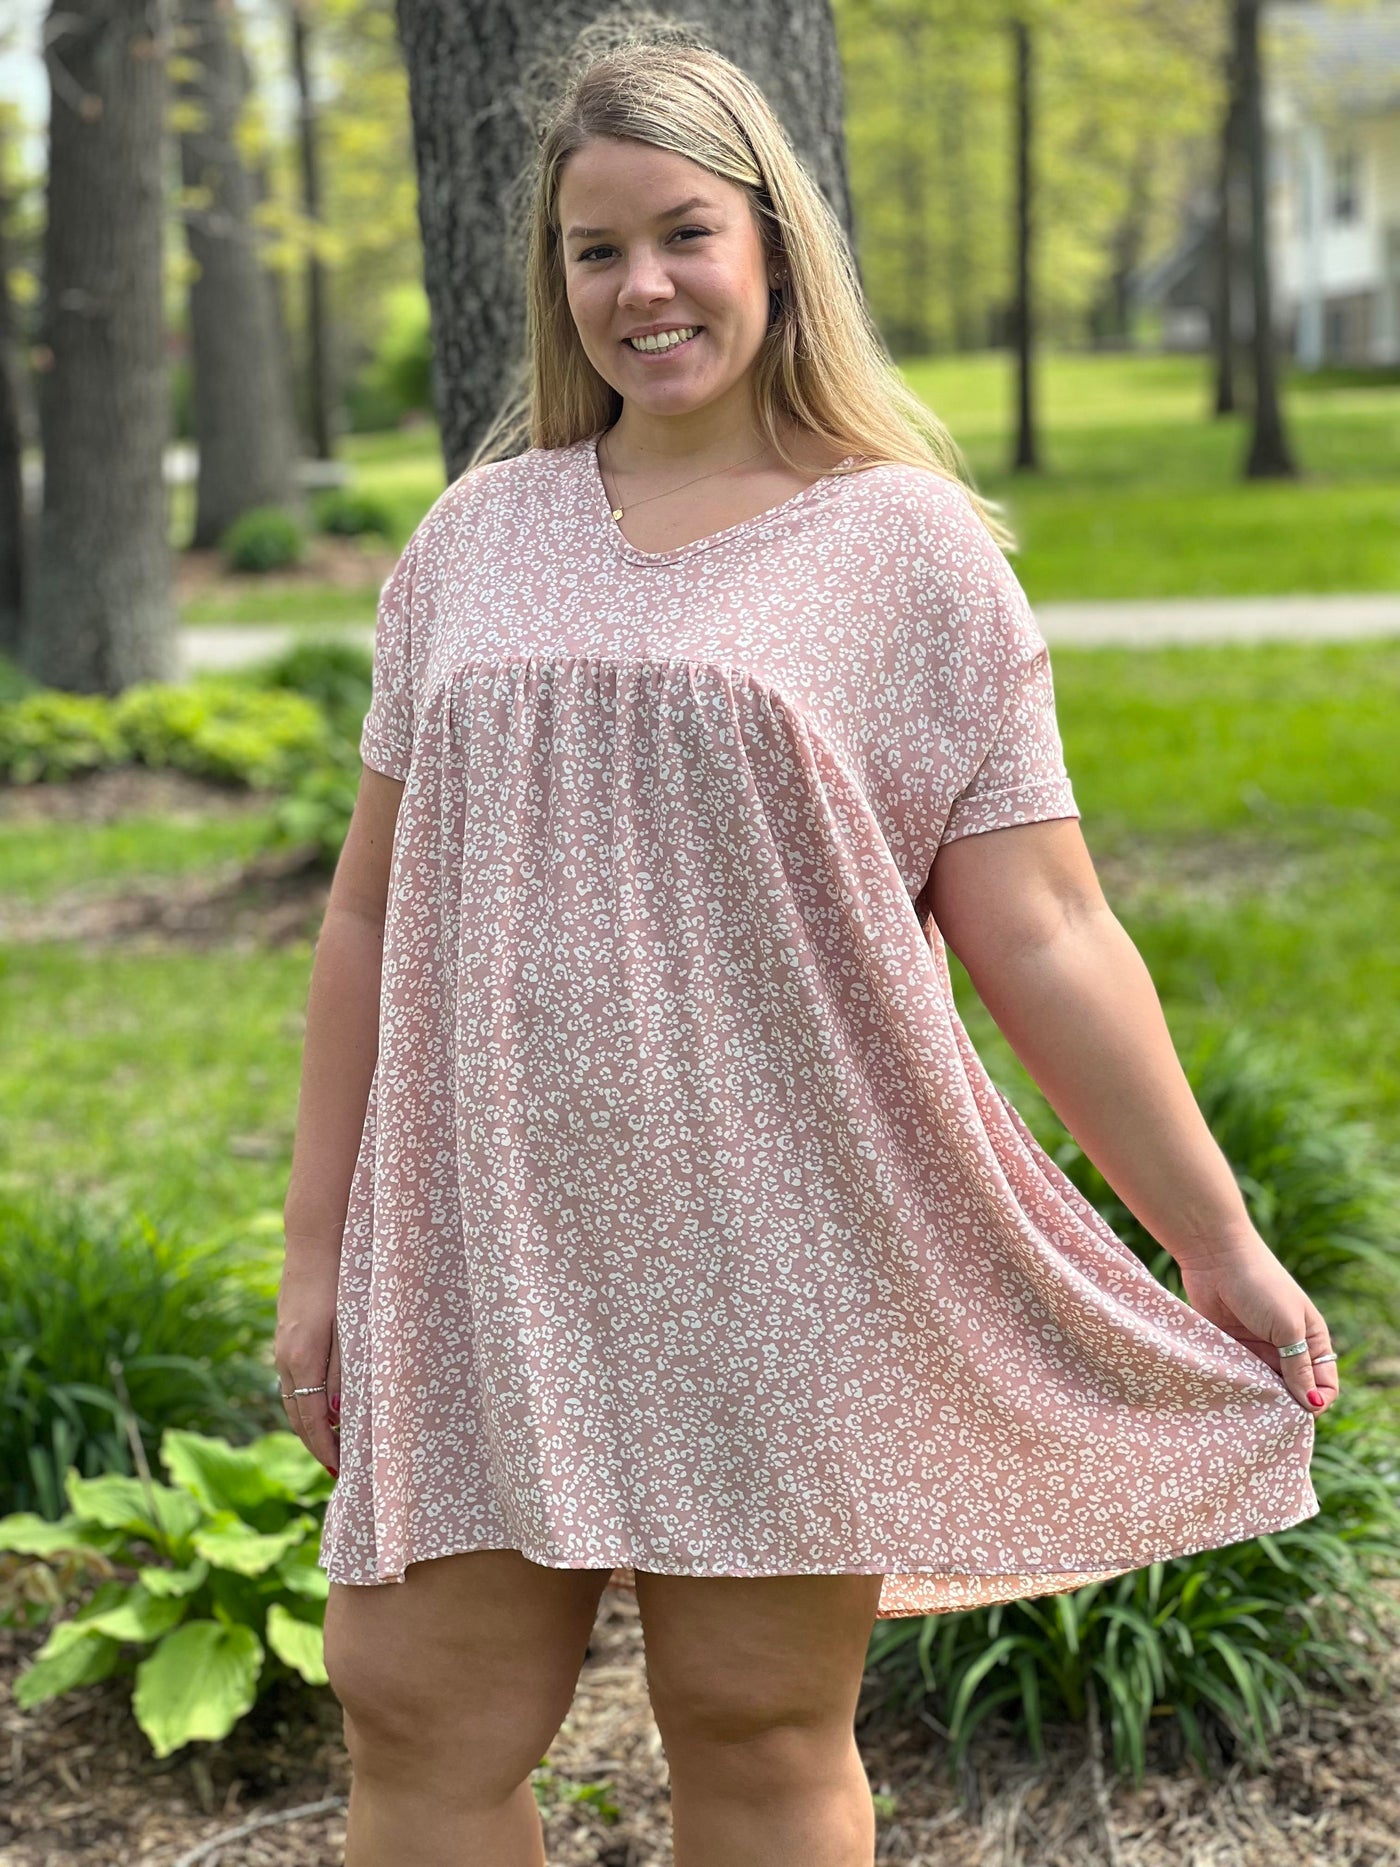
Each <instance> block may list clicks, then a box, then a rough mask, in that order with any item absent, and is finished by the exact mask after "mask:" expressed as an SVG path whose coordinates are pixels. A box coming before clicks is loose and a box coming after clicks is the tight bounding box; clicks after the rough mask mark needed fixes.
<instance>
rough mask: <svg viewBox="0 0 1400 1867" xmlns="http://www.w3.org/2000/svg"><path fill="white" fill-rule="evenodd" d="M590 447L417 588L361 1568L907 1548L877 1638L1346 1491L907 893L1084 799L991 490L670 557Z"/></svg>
mask: <svg viewBox="0 0 1400 1867" xmlns="http://www.w3.org/2000/svg"><path fill="white" fill-rule="evenodd" d="M596 439H597V437H589V438H587V439H585V440H583V441H580V442H578V443H576V444H574V445H572V446H567V447H561V448H551V449H545V448H532V449H530V450H529V451H528V452H526V453H523V454H520V455H517V456H516V457H514V458H512V459H508V460H502V461H493V462H487V463H483V464H482V465H480V466H478V467H476V468H475V469H473V470H472V471H470V472H468V473H466V474H465V475H463V476H462V477H461V478H460V479H458V480H457V481H456V482H455V483H454V484H453V485H452V486H450V487H449V488H448V489H447V490H446V491H445V492H444V493H443V494H442V495H441V497H440V498H439V499H438V501H437V502H436V504H435V505H434V506H433V508H432V510H431V511H430V512H429V513H428V514H427V516H426V517H425V518H424V519H423V521H422V523H421V524H420V525H419V527H418V529H417V531H416V532H415V533H414V535H413V537H412V538H411V539H410V541H409V543H408V545H407V546H406V548H405V550H404V552H403V555H402V557H401V558H400V560H399V562H398V564H397V566H396V568H395V570H394V571H393V573H392V575H391V576H390V577H389V579H388V580H387V582H386V583H385V585H384V589H383V592H382V596H381V600H380V606H379V616H378V622H377V626H376V635H375V648H374V686H373V697H372V702H371V706H370V710H369V713H368V715H367V717H366V720H365V724H364V732H363V737H362V740H361V745H360V751H361V755H362V757H363V759H364V762H365V763H366V764H367V765H369V766H371V767H373V768H374V769H375V770H377V771H380V772H384V773H387V774H388V775H389V776H390V777H393V778H396V779H401V780H402V781H403V785H404V789H403V796H402V800H401V804H400V810H399V817H398V824H397V828H396V832H395V837H394V848H393V856H392V875H391V881H390V886H389V894H388V902H387V919H386V924H385V938H384V959H383V975H382V987H381V997H380V1027H379V1051H378V1058H377V1062H376V1065H375V1070H374V1076H373V1081H372V1085H371V1090H370V1096H369V1104H368V1108H367V1111H366V1116H365V1123H364V1129H363V1133H362V1137H361V1142H360V1148H359V1155H358V1159H357V1163H356V1167H355V1173H354V1180H353V1185H352V1189H351V1195H350V1203H349V1209H348V1212H347V1216H346V1223H345V1231H344V1236H343V1245H342V1253H341V1267H340V1280H339V1287H338V1293H337V1305H336V1312H337V1331H338V1336H339V1342H340V1353H341V1362H342V1374H343V1378H342V1401H341V1412H342V1426H341V1434H340V1453H341V1466H340V1477H339V1479H338V1481H337V1484H336V1487H335V1490H334V1493H333V1494H332V1497H331V1501H330V1504H329V1507H328V1511H327V1516H326V1522H325V1531H324V1536H323V1539H322V1552H321V1563H322V1566H323V1567H324V1568H325V1570H326V1571H327V1573H328V1575H329V1577H330V1579H331V1580H333V1581H336V1582H343V1583H352V1584H362V1583H385V1582H400V1581H402V1580H403V1579H404V1569H405V1566H406V1565H407V1564H408V1563H410V1562H420V1561H423V1560H425V1559H427V1558H430V1557H436V1556H444V1555H448V1554H451V1553H453V1552H456V1551H465V1550H480V1549H516V1550H519V1551H521V1552H522V1553H523V1554H524V1555H526V1556H527V1557H529V1558H530V1559H531V1561H533V1562H537V1563H543V1564H546V1565H548V1566H550V1567H552V1568H601V1569H608V1570H609V1571H610V1575H609V1581H608V1586H611V1587H629V1586H635V1570H636V1569H639V1568H640V1569H647V1570H654V1571H657V1572H659V1573H662V1574H666V1575H706V1576H718V1575H745V1576H759V1575H796V1574H812V1575H816V1574H822V1575H824V1574H834V1573H850V1572H859V1573H863V1574H877V1573H878V1574H880V1575H882V1576H883V1577H884V1585H883V1589H882V1592H881V1597H880V1603H879V1610H878V1611H879V1615H880V1617H881V1618H887V1617H890V1616H895V1615H909V1614H930V1613H939V1612H943V1611H947V1610H951V1609H957V1608H965V1607H969V1606H973V1605H976V1604H980V1603H987V1602H993V1601H1003V1600H1011V1599H1015V1598H1018V1597H1025V1596H1032V1595H1045V1594H1052V1593H1058V1592H1061V1591H1063V1590H1066V1589H1070V1588H1074V1587H1077V1586H1079V1585H1081V1584H1082V1583H1084V1582H1087V1581H1091V1580H1097V1579H1100V1578H1106V1577H1109V1576H1113V1575H1119V1574H1122V1573H1125V1572H1127V1571H1129V1570H1132V1569H1136V1568H1140V1567H1143V1566H1145V1565H1147V1564H1148V1563H1151V1562H1154V1561H1157V1560H1159V1559H1165V1558H1168V1557H1171V1556H1176V1555H1183V1554H1186V1553H1188V1552H1191V1551H1196V1550H1202V1549H1209V1548H1216V1547H1219V1546H1221V1545H1223V1544H1227V1543H1232V1542H1237V1541H1240V1540H1242V1539H1244V1538H1247V1537H1251V1536H1254V1535H1257V1534H1260V1533H1262V1532H1265V1531H1271V1530H1282V1529H1286V1528H1287V1527H1288V1526H1289V1525H1291V1524H1296V1523H1298V1522H1300V1521H1301V1520H1302V1519H1304V1518H1306V1517H1310V1516H1313V1515H1314V1514H1315V1513H1316V1512H1317V1510H1318V1502H1317V1498H1316V1496H1315V1494H1314V1492H1313V1489H1312V1485H1311V1482H1310V1476H1309V1463H1310V1458H1311V1453H1312V1443H1313V1421H1312V1419H1311V1417H1310V1416H1309V1415H1308V1414H1307V1413H1306V1412H1305V1410H1304V1409H1303V1408H1302V1407H1301V1406H1300V1405H1299V1403H1298V1402H1297V1401H1296V1400H1295V1399H1294V1398H1293V1397H1292V1396H1291V1395H1290V1394H1289V1392H1288V1390H1287V1388H1286V1387H1285V1385H1284V1383H1283V1381H1282V1379H1281V1378H1280V1377H1279V1376H1278V1375H1277V1374H1275V1373H1274V1372H1273V1370H1272V1369H1270V1368H1269V1367H1267V1366H1266V1365H1265V1363H1264V1362H1262V1361H1261V1360H1259V1358H1258V1357H1257V1356H1255V1355H1254V1354H1253V1353H1252V1352H1251V1351H1250V1350H1249V1349H1247V1348H1245V1347H1244V1346H1243V1345H1242V1344H1240V1343H1238V1342H1236V1341H1235V1340H1234V1339H1233V1338H1232V1337H1231V1336H1229V1335H1228V1334H1226V1332H1225V1331H1224V1330H1222V1329H1220V1328H1219V1327H1217V1325H1216V1324H1215V1323H1213V1322H1211V1321H1209V1320H1208V1319H1207V1318H1206V1317H1204V1316H1202V1315H1200V1314H1198V1313H1197V1312H1196V1311H1195V1310H1193V1309H1192V1308H1191V1307H1190V1305H1189V1304H1187V1303H1184V1302H1182V1301H1181V1300H1180V1299H1179V1298H1177V1297H1175V1296H1173V1295H1172V1294H1171V1293H1170V1292H1169V1291H1168V1290H1167V1289H1166V1288H1165V1287H1164V1286H1163V1285H1161V1284H1160V1283H1158V1281H1157V1280H1156V1279H1155V1278H1154V1277H1153V1276H1152V1274H1151V1273H1150V1272H1149V1271H1148V1270H1147V1269H1146V1267H1145V1266H1144V1265H1143V1264H1142V1262H1141V1261H1140V1260H1139V1259H1138V1258H1137V1256H1136V1255H1135V1254H1134V1253H1133V1252H1132V1251H1131V1250H1130V1249H1129V1247H1128V1246H1127V1245H1126V1244H1125V1243H1124V1242H1123V1241H1122V1240H1121V1239H1119V1238H1118V1237H1117V1236H1116V1235H1115V1233H1114V1232H1113V1231H1112V1230H1111V1229H1110V1227H1109V1226H1108V1225H1107V1223H1106V1222H1105V1221H1104V1220H1103V1219H1102V1218H1101V1217H1100V1216H1099V1215H1098V1214H1097V1212H1096V1211H1095V1209H1094V1208H1093V1206H1091V1205H1090V1204H1089V1202H1088V1201H1087V1200H1086V1199H1085V1198H1084V1197H1083V1196H1082V1195H1081V1194H1080V1193H1079V1192H1078V1190H1077V1189H1076V1188H1075V1186H1074V1185H1073V1184H1072V1182H1071V1181H1070V1180H1069V1179H1068V1178H1067V1177H1066V1176H1065V1174H1064V1173H1063V1172H1062V1171H1061V1170H1060V1169H1059V1168H1058V1167H1057V1166H1056V1165H1055V1164H1054V1162H1053V1161H1051V1160H1050V1158H1049V1157H1048V1155H1047V1154H1046V1153H1045V1152H1044V1151H1043V1149H1042V1148H1041V1147H1040V1146H1039V1145H1038V1144H1037V1142H1036V1141H1035V1139H1034V1137H1033V1136H1032V1134H1031V1131H1030V1129H1029V1128H1028V1127H1027V1125H1026V1123H1025V1121H1024V1120H1023V1119H1022V1117H1021V1116H1020V1114H1019V1113H1018V1112H1017V1110H1016V1109H1015V1108H1014V1107H1013V1106H1012V1104H1011V1103H1010V1101H1009V1100H1008V1099H1007V1097H1006V1096H1005V1095H1004V1094H1003V1093H1002V1092H1001V1091H1000V1090H999V1089H997V1088H996V1087H995V1085H994V1084H993V1083H992V1081H991V1079H990V1078H989V1077H988V1075H987V1073H986V1071H985V1069H984V1067H983V1065H982V1063H981V1061H980V1059H979V1058H978V1055H977V1053H976V1051H975V1050H974V1049H973V1046H972V1043H971V1041H970V1039H969V1037H968V1034H967V1032H966V1030H965V1029H964V1027H963V1025H962V1023H961V1022H960V1020H959V1017H958V1014H957V1011H956V1009H955V1007H954V1000H953V993H952V988H951V983H950V978H949V972H948V964H947V959H946V955H945V949H944V946H943V942H942V940H941V938H940V935H939V933H938V929H937V926H936V924H935V923H934V922H933V921H932V920H931V919H930V920H929V921H928V922H927V923H925V924H921V922H920V918H919V914H918V912H916V909H915V906H914V903H915V900H916V898H917V897H918V896H919V894H920V892H921V890H922V889H923V886H924V884H925V882H926V880H927V878H928V877H929V875H930V872H931V869H932V866H933V863H934V860H935V858H936V856H937V853H938V851H939V849H940V848H941V847H942V846H943V844H945V843H948V842H951V841H952V840H953V839H954V838H956V837H960V836H969V835H977V834H983V833H986V832H989V831H994V830H996V829H998V828H1000V827H1002V826H1004V825H1011V824H1018V823H1032V822H1036V821H1038V820H1041V819H1045V818H1054V817H1077V816H1078V815H1079V811H1078V809H1077V807H1076V804H1075V801H1074V796H1073V792H1072V791H1071V788H1070V781H1069V778H1068V776H1067V773H1066V770H1065V765H1064V760H1063V756H1062V749H1061V742H1060V737H1059V732H1058V727H1057V723H1056V716H1055V706H1054V696H1053V689H1052V683H1051V670H1050V661H1049V651H1048V649H1047V647H1046V644H1045V641H1044V638H1043V636H1042V635H1041V633H1040V630H1039V628H1038V626H1037V624H1036V622H1035V620H1034V618H1033V615H1032V612H1031V609H1030V606H1029V604H1028V602H1027V600H1026V597H1025V595H1024V593H1023V591H1022V589H1021V586H1020V584H1019V582H1018V581H1017V579H1016V577H1015V575H1014V573H1013V571H1012V569H1011V567H1010V565H1009V564H1008V562H1007V560H1006V558H1005V556H1004V555H1003V554H1002V552H1001V551H1000V550H999V549H998V547H997V546H996V545H995V543H994V542H993V541H992V540H991V538H990V536H989V535H988V533H987V532H986V530H985V529H984V527H983V526H982V525H981V523H980V521H979V520H978V518H977V515H976V513H975V511H974V509H973V507H972V505H971V504H970V502H969V500H968V499H967V496H966V494H965V493H964V492H963V490H962V489H961V487H959V486H957V485H955V484H953V483H951V482H947V481H944V480H943V479H941V478H939V477H938V476H936V475H934V474H932V473H929V472H926V471H923V470H921V469H918V468H914V467H905V466H902V465H893V466H891V465H880V466H874V467H868V468H864V469H862V470H860V471H856V472H850V473H841V474H837V475H835V476H833V477H828V478H825V479H822V480H819V481H817V482H816V483H815V484H813V485H811V486H809V487H807V488H806V489H804V490H803V491H801V492H799V493H798V494H797V495H796V497H794V498H791V499H789V500H787V501H786V502H785V503H783V504H781V505H779V506H776V507H774V508H773V509H772V510H770V511H768V512H766V513H762V514H760V515H759V516H757V517H755V518H751V519H747V520H745V521H743V522H742V523H740V524H737V525H733V526H730V527H728V528H726V529H725V530H722V531H720V532H718V533H716V534H714V535H713V536H711V537H708V538H704V539H700V540H698V541H696V542H694V543H692V544H687V545H682V546H681V547H679V548H678V549H675V550H671V551H663V552H644V551H641V550H639V549H637V548H636V547H635V546H633V545H632V544H631V543H629V541H628V540H627V539H626V538H625V537H624V536H623V534H622V532H621V529H620V528H619V526H618V525H617V523H616V522H615V521H614V519H613V518H612V516H611V513H610V511H609V503H608V498H607V495H606V492H605V490H604V487H603V482H602V479H601V477H600V474H599V470H598V462H597V454H596ZM843 464H845V463H843Z"/></svg>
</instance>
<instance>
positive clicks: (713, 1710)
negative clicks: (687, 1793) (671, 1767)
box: [651, 1679, 854, 1780]
mask: <svg viewBox="0 0 1400 1867" xmlns="http://www.w3.org/2000/svg"><path fill="white" fill-rule="evenodd" d="M651 1704H652V1714H653V1716H654V1718H655V1720H656V1726H657V1729H658V1731H659V1732H660V1734H661V1741H662V1744H663V1745H664V1747H665V1750H666V1753H667V1756H668V1758H669V1759H671V1760H672V1761H673V1762H674V1761H675V1760H676V1759H682V1760H683V1759H685V1758H686V1757H688V1756H692V1755H694V1756H697V1757H698V1756H701V1755H703V1756H704V1758H705V1760H706V1768H707V1769H712V1768H714V1767H715V1764H716V1762H717V1761H718V1760H721V1759H722V1760H724V1761H725V1762H726V1764H727V1767H728V1768H729V1769H731V1770H732V1771H736V1772H739V1773H741V1774H753V1775H754V1776H755V1777H756V1778H757V1779H761V1780H771V1779H772V1778H773V1777H775V1776H788V1777H795V1776H801V1775H803V1774H805V1773H807V1772H808V1771H813V1772H820V1771H821V1770H822V1769H823V1768H824V1767H825V1766H826V1764H827V1763H828V1762H829V1760H830V1758H831V1756H832V1755H833V1754H834V1753H836V1752H838V1751H842V1750H844V1749H845V1748H846V1747H847V1746H849V1744H850V1743H851V1742H852V1740H853V1735H854V1733H853V1728H852V1723H851V1720H849V1719H846V1718H844V1717H843V1718H837V1717H835V1716H834V1715H833V1714H832V1712H831V1710H830V1708H829V1707H819V1706H815V1705H813V1704H811V1703H810V1702H806V1703H804V1702H802V1701H801V1700H800V1699H796V1698H794V1697H793V1696H791V1695H790V1694H788V1693H783V1692H774V1691H772V1690H769V1689H766V1688H765V1687H763V1686H755V1687H751V1688H748V1689H746V1688H745V1687H744V1686H743V1685H742V1684H741V1683H740V1682H738V1681H735V1680H733V1679H725V1680H717V1681H715V1682H714V1683H713V1684H705V1685H699V1686H697V1685H696V1684H695V1682H694V1681H692V1682H691V1684H690V1687H689V1689H688V1690H687V1691H685V1692H683V1693H671V1692H666V1691H664V1690H659V1689H655V1688H653V1690H652V1693H651Z"/></svg>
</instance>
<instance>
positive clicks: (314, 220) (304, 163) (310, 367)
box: [288, 0, 335, 460]
mask: <svg viewBox="0 0 1400 1867" xmlns="http://www.w3.org/2000/svg"><path fill="white" fill-rule="evenodd" d="M288 7H289V11H290V14H291V28H292V70H293V72H294V73H295V76H296V86H297V147H298V150H299V152H300V157H301V205H302V212H303V214H304V215H305V216H306V222H307V225H308V227H309V228H311V229H312V230H313V231H317V230H319V228H320V225H321V217H322V216H321V164H320V138H319V130H318V125H317V118H316V99H315V95H314V93H313V91H312V88H311V44H310V41H311V22H310V8H309V7H308V5H307V0H288ZM330 340H331V333H330V322H329V318H328V316H327V310H326V269H325V267H324V265H323V264H322V262H321V255H320V253H319V252H318V251H317V248H316V242H315V239H314V238H313V239H312V240H310V241H309V242H308V244H307V249H306V378H307V410H308V413H309V416H310V424H309V425H310V430H311V443H312V446H313V448H314V449H315V452H316V458H317V459H318V460H329V459H330V458H331V456H332V454H333V453H334V451H335V448H334V434H333V429H334V424H333V421H332V415H331V410H332V406H333V404H334V400H335V391H334V389H333V387H332V379H331V341H330Z"/></svg>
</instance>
